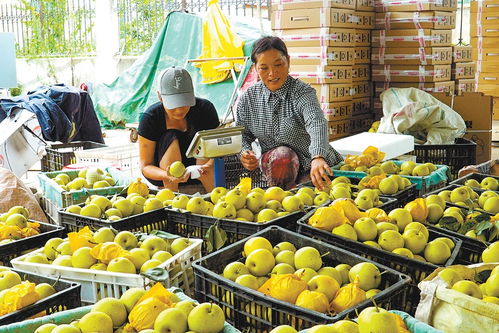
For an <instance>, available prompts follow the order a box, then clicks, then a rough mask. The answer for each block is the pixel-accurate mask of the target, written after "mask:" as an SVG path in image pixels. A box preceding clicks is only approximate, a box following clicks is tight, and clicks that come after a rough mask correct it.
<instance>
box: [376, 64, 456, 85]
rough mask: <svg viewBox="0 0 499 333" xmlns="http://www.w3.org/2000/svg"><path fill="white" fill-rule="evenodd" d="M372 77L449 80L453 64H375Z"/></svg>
mask: <svg viewBox="0 0 499 333" xmlns="http://www.w3.org/2000/svg"><path fill="white" fill-rule="evenodd" d="M372 77H373V80H374V81H384V82H391V81H395V82H437V81H448V80H450V78H451V66H450V65H437V66H421V65H420V66H415V65H373V67H372Z"/></svg>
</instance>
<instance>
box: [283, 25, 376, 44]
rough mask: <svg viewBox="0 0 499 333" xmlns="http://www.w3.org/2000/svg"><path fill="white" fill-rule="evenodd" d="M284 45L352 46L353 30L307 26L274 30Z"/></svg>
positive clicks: (353, 41)
mask: <svg viewBox="0 0 499 333" xmlns="http://www.w3.org/2000/svg"><path fill="white" fill-rule="evenodd" d="M274 35H275V36H277V37H279V38H281V39H282V40H283V41H284V42H285V43H286V46H288V47H292V46H300V47H301V46H354V45H355V38H356V35H355V31H354V30H352V29H339V28H309V29H286V30H274ZM368 45H369V44H368Z"/></svg>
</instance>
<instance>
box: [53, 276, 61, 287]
mask: <svg viewBox="0 0 499 333" xmlns="http://www.w3.org/2000/svg"><path fill="white" fill-rule="evenodd" d="M60 279H61V276H60V275H59V276H58V277H57V280H55V282H54V284H52V288H54V287H55V285H56V284H58V283H59V280H60Z"/></svg>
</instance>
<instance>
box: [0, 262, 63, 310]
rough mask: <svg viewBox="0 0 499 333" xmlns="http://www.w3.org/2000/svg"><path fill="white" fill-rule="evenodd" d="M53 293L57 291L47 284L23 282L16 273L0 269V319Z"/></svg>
mask: <svg viewBox="0 0 499 333" xmlns="http://www.w3.org/2000/svg"><path fill="white" fill-rule="evenodd" d="M55 293H57V291H56V290H55V289H54V287H53V286H51V285H50V284H48V283H38V284H36V283H33V282H30V281H29V280H24V281H23V280H22V279H21V276H20V275H19V274H18V273H17V272H14V271H12V270H10V269H8V268H7V267H0V317H1V316H3V315H5V314H8V313H12V312H14V311H17V310H19V309H21V308H24V307H26V306H28V305H31V304H33V303H35V302H38V301H39V300H41V299H44V298H46V297H49V296H51V295H53V294H55ZM15 300H18V301H15Z"/></svg>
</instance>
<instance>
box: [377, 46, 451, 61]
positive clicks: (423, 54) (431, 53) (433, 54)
mask: <svg viewBox="0 0 499 333" xmlns="http://www.w3.org/2000/svg"><path fill="white" fill-rule="evenodd" d="M451 63H452V48H451V47H425V48H418V47H406V48H400V47H399V48H397V47H387V48H380V47H373V49H372V51H371V64H380V65H383V64H387V65H404V64H405V65H450V64H451Z"/></svg>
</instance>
